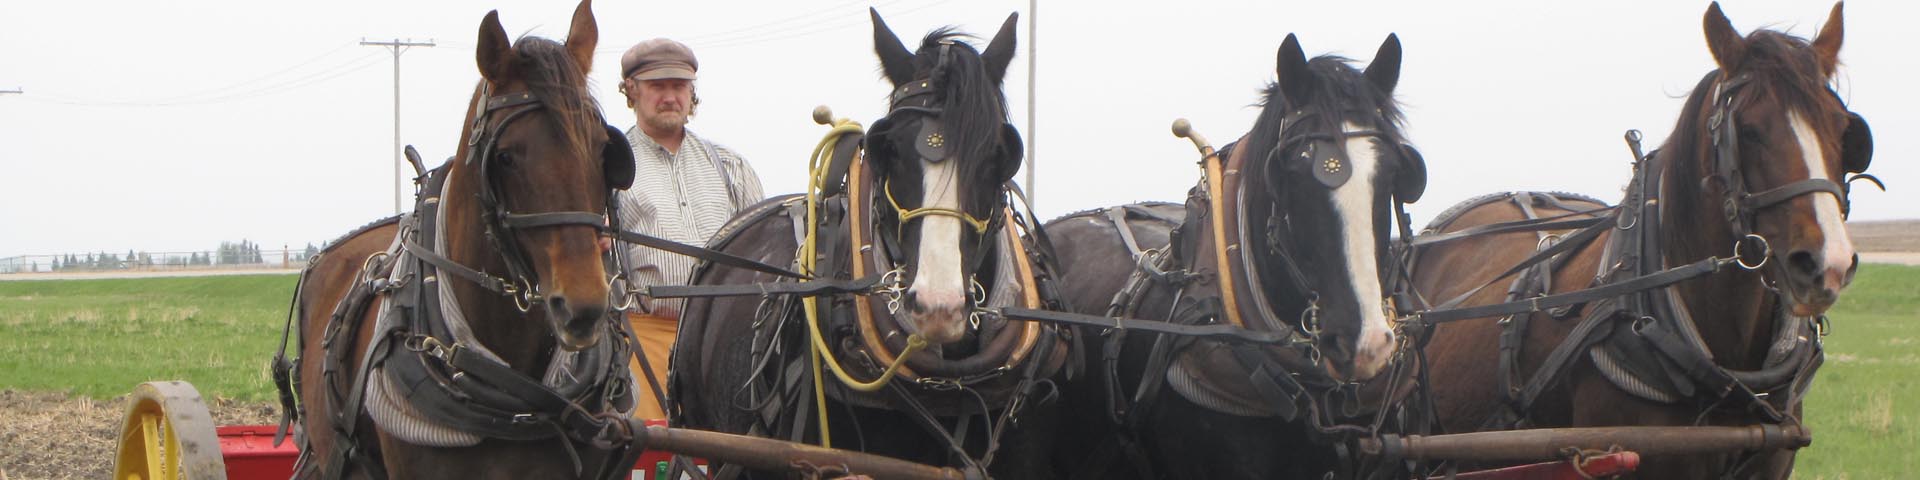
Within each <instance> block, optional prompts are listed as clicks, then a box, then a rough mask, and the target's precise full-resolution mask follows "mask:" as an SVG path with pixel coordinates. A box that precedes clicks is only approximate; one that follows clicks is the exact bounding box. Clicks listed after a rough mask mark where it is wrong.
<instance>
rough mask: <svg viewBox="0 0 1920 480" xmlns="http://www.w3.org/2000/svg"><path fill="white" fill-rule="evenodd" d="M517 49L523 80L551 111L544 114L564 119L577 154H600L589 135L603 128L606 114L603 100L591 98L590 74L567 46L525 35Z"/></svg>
mask: <svg viewBox="0 0 1920 480" xmlns="http://www.w3.org/2000/svg"><path fill="white" fill-rule="evenodd" d="M513 52H514V54H515V55H514V56H515V60H516V61H515V67H517V71H518V72H519V73H520V76H521V81H522V82H524V83H526V85H527V89H528V90H530V91H532V93H533V95H534V96H535V97H538V98H540V101H541V104H542V105H545V107H546V109H547V110H548V111H549V112H551V113H550V114H548V115H540V116H542V117H547V118H549V119H550V120H548V121H557V122H560V123H559V124H557V125H555V126H556V127H558V128H559V131H561V132H566V143H567V146H568V148H569V149H572V150H573V153H575V154H579V155H587V156H592V157H596V158H597V157H599V155H600V147H599V146H598V145H593V144H592V142H591V141H590V137H589V135H590V134H591V133H593V132H596V131H600V130H602V129H601V128H600V125H602V124H605V123H606V121H605V120H603V118H605V117H603V116H602V115H601V112H600V105H599V103H597V102H594V101H592V100H591V98H589V97H588V95H587V90H586V88H585V87H584V86H585V85H586V84H587V80H586V75H585V74H583V73H581V69H580V65H579V64H578V63H576V62H574V59H573V55H572V54H571V53H569V52H568V51H567V47H566V45H562V44H561V43H560V42H555V41H553V40H549V39H545V38H539V37H524V36H523V37H520V38H519V39H516V40H515V41H514V42H513Z"/></svg>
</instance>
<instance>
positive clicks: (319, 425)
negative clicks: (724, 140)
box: [281, 1, 633, 479]
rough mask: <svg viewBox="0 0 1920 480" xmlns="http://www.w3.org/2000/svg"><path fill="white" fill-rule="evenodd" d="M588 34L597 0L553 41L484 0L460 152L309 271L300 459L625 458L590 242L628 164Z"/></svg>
mask: <svg viewBox="0 0 1920 480" xmlns="http://www.w3.org/2000/svg"><path fill="white" fill-rule="evenodd" d="M597 38H598V32H597V30H596V27H595V23H594V18H593V13H592V11H591V8H590V2H589V1H583V2H581V3H580V5H579V7H578V8H577V9H576V10H575V12H574V16H573V23H572V26H571V30H570V32H569V34H568V38H567V40H566V43H564V44H561V43H556V42H553V41H551V40H545V39H539V38H523V39H520V40H519V41H518V42H510V40H509V38H508V37H507V35H506V32H505V31H504V30H503V29H502V28H501V26H500V21H499V19H498V15H497V12H489V13H488V14H487V16H486V18H485V19H484V20H482V22H481V25H480V29H479V40H478V41H477V42H476V43H477V47H476V54H477V58H476V60H477V65H478V67H479V71H480V74H481V76H482V77H483V80H482V81H481V82H480V85H479V86H477V87H476V88H475V89H474V94H473V97H472V100H471V103H470V105H472V106H471V107H470V109H469V110H468V112H467V115H466V119H465V120H464V121H463V124H462V125H463V128H462V130H461V137H460V138H461V140H462V143H461V145H460V147H459V152H458V154H457V155H456V156H455V160H451V161H449V162H448V163H447V164H446V165H444V166H442V167H440V168H439V169H436V170H434V171H433V172H431V174H430V175H429V176H428V177H427V178H426V182H425V187H424V189H423V191H422V193H421V197H420V200H419V201H418V203H417V204H416V208H415V209H414V211H413V212H412V213H410V214H408V215H406V216H403V217H400V218H398V219H389V220H386V221H383V222H380V223H376V224H375V225H373V226H371V227H367V228H363V229H361V230H359V231H356V232H354V233H351V234H349V235H348V236H346V237H345V238H342V239H340V240H339V241H337V242H335V243H334V244H333V245H332V246H330V247H329V248H328V249H327V250H326V251H324V252H323V253H322V254H321V255H320V257H319V259H317V260H315V261H314V263H313V264H312V265H311V266H310V267H309V269H308V270H307V272H305V274H304V275H303V276H302V278H301V283H300V290H299V292H300V293H299V294H298V300H299V309H298V310H297V311H298V316H299V319H300V323H299V332H300V342H299V345H300V347H299V349H300V360H299V362H298V364H297V367H295V370H297V373H296V375H297V376H295V377H294V378H292V379H285V378H282V379H281V380H282V381H287V380H291V383H295V384H297V387H298V388H297V392H298V394H299V407H298V410H299V414H298V415H297V418H298V419H299V420H300V428H299V430H298V431H299V432H300V436H301V437H302V439H301V440H302V445H303V447H304V448H303V456H302V462H303V463H302V467H301V469H300V470H299V471H298V472H297V476H299V477H301V478H343V477H354V478H367V477H373V478H384V477H392V478H462V479H466V478H578V477H590V476H599V475H600V472H603V471H617V472H620V474H621V475H622V476H624V475H625V472H626V471H627V470H629V469H630V467H627V468H622V467H623V466H621V465H619V464H618V463H619V461H620V459H621V457H622V455H621V453H622V452H623V451H624V447H625V445H620V444H616V443H618V442H613V441H610V440H612V439H617V437H620V436H621V435H622V434H624V433H626V432H625V430H624V427H623V425H624V418H623V417H624V416H623V415H619V414H617V412H615V410H616V408H614V405H615V404H618V403H628V402H625V401H624V400H627V399H624V398H622V397H623V396H625V395H627V393H629V392H630V391H631V384H630V377H629V375H628V373H627V371H626V369H625V365H626V360H625V355H626V350H624V344H625V342H624V341H623V340H622V338H621V337H620V336H619V335H617V334H615V333H613V332H617V330H614V327H613V325H615V322H611V321H609V320H608V318H609V317H608V315H607V310H608V303H609V302H608V281H607V278H608V276H607V272H606V271H605V270H604V269H603V260H602V256H601V254H600V252H599V250H598V246H597V243H596V242H597V239H598V229H599V227H600V226H601V225H603V224H604V222H605V215H604V213H605V212H606V209H607V199H608V196H609V192H611V191H613V190H612V189H619V188H626V186H627V185H628V184H629V183H631V181H632V168H633V166H632V160H631V156H630V153H629V152H628V151H627V147H626V146H624V145H623V144H622V143H623V142H618V141H617V140H618V138H619V136H618V135H613V136H611V137H610V136H609V128H608V127H607V126H606V123H605V121H604V120H602V118H601V115H600V112H599V108H598V107H597V104H596V103H595V102H594V100H593V99H592V97H591V96H589V95H588V90H587V83H586V78H587V77H586V75H587V72H588V69H589V68H590V67H591V64H592V58H593V50H594V46H595V44H596V42H597ZM610 142H613V143H610ZM609 337H611V340H609ZM284 389H285V384H283V400H285V396H286V395H289V393H285V392H284ZM376 419H379V420H378V421H376ZM603 434H604V438H594V437H595V436H596V435H603ZM629 465H630V464H629Z"/></svg>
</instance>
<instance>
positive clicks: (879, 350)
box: [669, 12, 1066, 478]
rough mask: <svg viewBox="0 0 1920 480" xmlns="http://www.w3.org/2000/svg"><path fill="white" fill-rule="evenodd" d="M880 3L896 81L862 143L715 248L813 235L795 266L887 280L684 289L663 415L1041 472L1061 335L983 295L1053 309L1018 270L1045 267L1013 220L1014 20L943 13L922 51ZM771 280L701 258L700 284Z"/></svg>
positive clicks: (882, 48) (768, 247)
mask: <svg viewBox="0 0 1920 480" xmlns="http://www.w3.org/2000/svg"><path fill="white" fill-rule="evenodd" d="M872 19H873V28H874V48H875V50H876V53H878V55H879V57H880V64H881V67H882V71H883V73H884V74H885V76H886V78H887V79H888V80H890V81H891V82H892V83H893V85H894V90H893V91H892V92H891V95H889V103H890V108H889V111H888V114H887V116H886V117H885V118H883V119H881V120H879V121H876V122H874V124H873V125H872V128H870V129H868V131H867V132H866V137H865V147H866V150H865V151H866V154H865V157H864V158H860V157H851V158H847V159H845V160H846V161H847V162H848V163H840V162H839V161H836V162H834V163H832V164H831V165H832V168H827V165H822V166H821V168H822V171H821V172H816V173H818V174H819V175H820V177H819V178H823V179H824V182H825V184H822V185H818V186H819V187H821V188H822V190H820V191H817V192H814V194H813V195H812V196H811V197H810V198H811V199H812V200H814V202H810V201H808V199H807V198H802V197H799V196H786V197H777V198H774V199H770V200H768V201H767V202H763V203H762V204H760V205H756V206H753V207H750V208H748V209H746V210H745V211H743V212H742V213H741V214H740V215H739V216H736V217H735V218H734V219H733V220H732V221H730V222H729V223H728V225H727V226H725V227H723V228H722V229H721V231H720V233H719V234H717V235H716V236H715V238H714V240H713V241H712V243H711V247H712V248H714V249H716V250H720V251H723V252H728V253H732V254H735V255H739V256H743V257H749V258H755V259H759V260H762V261H766V262H768V263H771V264H775V265H779V264H786V263H789V262H795V258H796V254H795V252H796V251H799V250H800V249H801V246H802V245H808V244H811V245H813V247H812V248H813V252H814V253H813V254H812V255H809V257H812V258H813V259H814V261H812V262H797V263H799V264H800V265H802V266H803V267H804V268H803V269H806V270H810V271H811V272H812V273H813V274H814V275H815V276H816V277H820V278H825V279H843V280H845V279H853V280H859V279H867V280H875V279H877V280H878V281H879V284H878V286H877V287H867V288H864V289H861V290H859V291H856V292H837V294H833V295H824V296H821V297H819V298H818V299H817V302H815V303H814V304H811V305H809V304H806V303H804V302H803V301H802V300H800V299H798V298H797V297H796V296H786V295H753V296H744V297H721V298H693V299H690V300H689V301H688V302H687V307H686V310H685V312H686V314H685V315H683V316H682V319H681V325H680V335H679V339H678V340H677V341H676V343H675V345H676V347H675V348H674V356H673V368H672V373H671V375H672V377H673V379H672V380H671V381H670V382H669V383H670V386H671V391H670V392H669V396H670V397H671V399H670V400H671V403H672V408H671V409H670V411H669V415H670V416H671V417H673V421H675V422H678V423H680V424H681V425H684V426H687V427H691V428H700V429H710V430H719V431H724V432H731V433H747V434H753V435H759V436H767V437H773V438H779V439H783V440H793V441H805V442H807V443H813V444H821V443H830V444H831V445H830V446H832V447H834V448H841V449H849V450H859V451H865V452H871V453H878V454H883V455H888V456H893V457H896V458H902V459H906V460H910V461H915V462H920V463H926V464H934V465H945V466H954V467H958V468H962V469H967V470H975V471H978V469H979V468H980V467H985V471H984V472H980V473H987V472H991V474H992V475H993V476H996V477H1005V478H1034V477H1036V476H1041V475H1044V474H1045V472H1047V469H1048V466H1047V464H1046V460H1047V459H1048V458H1049V457H1048V452H1049V450H1050V449H1051V448H1052V447H1053V444H1054V442H1053V440H1052V438H1051V437H1048V436H1047V435H1048V429H1047V427H1048V425H1049V422H1051V421H1052V420H1054V419H1055V418H1057V417H1055V416H1052V415H1048V414H1046V413H1045V412H1041V411H1039V410H1042V409H1046V408H1050V404H1047V402H1042V401H1039V398H1040V396H1039V394H1036V393H1035V392H1041V393H1044V392H1045V391H1046V390H1045V389H1044V387H1042V386H1041V385H1042V384H1043V383H1045V382H1046V381H1047V380H1048V378H1049V377H1051V376H1052V375H1053V374H1054V372H1056V371H1058V370H1059V368H1060V365H1061V364H1062V363H1063V362H1064V361H1065V356H1066V348H1065V346H1064V343H1063V342H1062V341H1061V340H1060V339H1059V337H1058V336H1057V334H1056V331H1055V329H1054V328H1053V327H1050V326H1042V325H1039V324H1035V323H1032V322H1024V321H1010V320H1005V319H1001V318H998V317H997V316H995V315H991V314H989V310H988V309H990V308H992V307H996V306H1002V305H1019V306H1026V307H1029V308H1044V306H1043V305H1036V303H1037V300H1036V299H1037V298H1039V293H1040V292H1039V291H1038V288H1037V287H1035V286H1034V284H1033V283H1030V282H1028V281H1026V279H1030V278H1033V277H1034V276H1035V275H1036V274H1038V273H1037V272H1040V271H1042V270H1044V265H1042V264H1041V263H1042V262H1040V261H1038V260H1037V259H1036V257H1034V256H1029V255H1026V254H1025V252H1026V251H1027V249H1025V248H1022V245H1023V244H1024V243H1025V242H1024V240H1023V239H1021V238H1020V234H1019V232H1020V230H1021V229H1022V228H1031V227H1033V225H1032V223H1027V221H1021V220H1019V219H1017V218H1014V214H1013V213H1012V212H1014V211H1015V210H1014V209H1012V207H1013V206H1014V205H1013V203H1014V202H1013V201H1012V200H1011V199H1010V197H1011V195H1010V194H1009V187H1008V181H1009V179H1010V178H1011V177H1012V176H1013V174H1014V172H1015V171H1016V170H1018V169H1019V165H1020V159H1021V147H1020V145H1021V142H1020V137H1019V133H1018V132H1016V131H1014V130H1013V128H1012V126H1011V125H1009V124H1008V123H1007V113H1006V97H1005V96H1004V94H1003V93H1002V92H1001V80H1002V79H1003V78H1004V77H1005V75H1006V72H1007V66H1008V64H1009V62H1010V61H1011V60H1012V56H1013V47H1014V25H1015V19H1016V17H1014V16H1009V17H1008V18H1007V21H1006V22H1005V23H1004V24H1003V25H1002V26H1001V28H1000V31H999V32H998V33H997V34H995V35H994V36H993V38H992V40H991V41H989V42H988V44H987V46H986V48H985V49H984V50H976V49H975V47H974V46H972V45H969V44H968V43H967V42H966V41H965V38H966V36H965V35H963V34H960V33H957V32H955V31H953V30H952V29H950V28H946V29H939V30H936V31H934V32H932V33H930V34H928V35H927V36H926V37H925V38H924V39H923V40H922V41H921V42H920V46H919V48H918V49H917V50H914V51H909V50H908V49H907V48H906V46H905V44H903V43H901V41H900V39H899V38H898V37H897V36H895V35H894V33H893V32H892V31H891V30H890V29H888V28H887V26H886V23H885V22H883V21H882V20H881V18H880V16H879V14H878V13H877V12H876V13H873V15H872ZM842 141H848V140H844V139H843V140H842ZM829 172H831V173H829ZM809 205H812V206H809ZM809 225H812V226H813V227H814V228H812V229H811V230H813V232H812V233H808V230H810V229H809ZM808 238H811V240H808ZM809 265H810V266H809ZM779 280H781V279H779V278H775V277H773V276H771V275H767V274H762V273H758V272H754V271H749V270H746V269H740V268H733V267H728V266H724V265H717V264H702V265H701V266H699V267H696V269H695V273H694V275H693V280H692V282H691V283H693V284H695V285H696V286H700V285H737V284H755V283H759V284H773V283H775V282H777V281H779ZM771 286H773V287H780V286H781V285H771ZM808 309H817V310H815V311H813V312H808V311H807V310H808ZM921 341H924V342H925V345H926V346H925V347H924V348H923V349H921V350H919V351H917V352H912V353H906V352H907V350H905V349H906V348H908V345H910V344H913V343H917V342H921ZM822 350H824V351H822ZM815 352H819V353H821V355H819V357H818V358H819V359H820V360H819V362H820V363H813V362H814V361H815V360H814V358H815V357H814V355H815ZM896 358H904V361H903V365H904V366H903V367H902V369H901V370H898V371H897V372H898V375H894V376H891V377H889V376H888V375H886V374H883V373H882V371H883V370H884V369H886V368H887V367H888V365H890V364H892V363H893V361H894V360H895V359H896ZM823 364H824V368H823ZM842 373H844V374H845V375H844V376H843V375H842ZM888 378H891V381H890V382H889V383H886V384H885V385H884V386H878V385H875V384H874V383H872V382H877V381H884V380H886V379H888ZM822 397H824V399H823V398H822ZM823 405H824V409H825V411H824V412H822V408H823V407H822V406H823ZM1023 412H1024V413H1023ZM822 420H824V421H825V423H826V425H825V426H822V425H820V424H821V422H822ZM829 436H830V438H826V437H829ZM822 467H826V466H822ZM734 468H737V467H733V466H728V467H723V468H722V469H721V471H722V472H725V473H727V474H728V475H731V474H733V473H735V472H734V470H733V469H734ZM856 473H859V472H856Z"/></svg>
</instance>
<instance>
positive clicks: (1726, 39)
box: [1701, 2, 1747, 72]
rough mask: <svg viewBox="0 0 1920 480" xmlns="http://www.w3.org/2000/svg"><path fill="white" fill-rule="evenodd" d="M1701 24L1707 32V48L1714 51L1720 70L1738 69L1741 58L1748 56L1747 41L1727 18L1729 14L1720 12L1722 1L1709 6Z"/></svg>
mask: <svg viewBox="0 0 1920 480" xmlns="http://www.w3.org/2000/svg"><path fill="white" fill-rule="evenodd" d="M1701 24H1702V26H1704V27H1705V28H1706V32H1707V50H1709V51H1712V52H1713V61H1714V63H1718V64H1720V71H1721V72H1732V71H1734V70H1738V69H1739V68H1740V60H1742V59H1745V58H1747V41H1746V40H1745V39H1743V38H1741V37H1740V32H1738V31H1735V30H1734V29H1733V21H1732V20H1727V14H1725V13H1721V12H1720V2H1713V5H1709V6H1707V15H1706V18H1703V19H1701Z"/></svg>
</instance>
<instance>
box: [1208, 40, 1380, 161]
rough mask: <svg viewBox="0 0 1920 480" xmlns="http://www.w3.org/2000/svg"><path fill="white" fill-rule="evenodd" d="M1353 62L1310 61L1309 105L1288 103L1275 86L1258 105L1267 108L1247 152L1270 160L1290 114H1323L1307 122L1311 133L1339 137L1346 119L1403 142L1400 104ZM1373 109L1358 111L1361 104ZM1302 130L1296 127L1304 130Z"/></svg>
mask: <svg viewBox="0 0 1920 480" xmlns="http://www.w3.org/2000/svg"><path fill="white" fill-rule="evenodd" d="M1352 62H1353V59H1350V58H1347V57H1343V56H1339V55H1331V54H1329V55H1320V56H1317V57H1313V59H1312V60H1309V61H1307V71H1309V72H1311V73H1312V75H1309V76H1310V77H1312V78H1313V82H1314V85H1313V86H1312V87H1311V88H1310V90H1311V91H1312V92H1313V93H1312V94H1310V95H1308V96H1307V98H1306V99H1304V101H1301V102H1298V103H1296V104H1288V103H1287V98H1286V96H1285V95H1283V94H1281V92H1280V82H1278V81H1275V82H1269V83H1268V84H1267V86H1266V88H1265V89H1264V90H1263V92H1262V93H1261V100H1260V103H1259V105H1258V106H1260V107H1261V108H1262V110H1261V111H1260V116H1259V118H1258V119H1256V120H1254V122H1253V130H1252V131H1251V133H1249V134H1248V136H1247V139H1246V142H1247V145H1246V148H1249V149H1251V150H1247V153H1249V154H1255V155H1266V154H1267V152H1268V151H1271V150H1273V147H1274V146H1275V145H1278V144H1279V143H1280V141H1281V140H1283V139H1282V138H1281V137H1280V135H1281V134H1282V132H1280V126H1281V125H1280V124H1281V121H1282V120H1284V119H1286V117H1287V115H1288V114H1290V113H1293V112H1297V111H1313V112H1319V113H1320V115H1311V116H1308V117H1305V118H1303V119H1302V120H1303V122H1304V123H1306V125H1304V127H1306V129H1307V130H1309V131H1319V132H1338V131H1340V130H1341V123H1342V122H1343V121H1346V120H1361V121H1364V122H1366V123H1368V124H1370V125H1365V126H1369V127H1372V128H1373V129H1375V130H1379V131H1380V133H1382V134H1385V136H1386V137H1387V138H1390V139H1393V140H1395V141H1396V142H1403V143H1404V138H1405V137H1403V136H1402V135H1401V133H1400V128H1401V122H1402V121H1403V120H1404V118H1405V117H1404V116H1403V115H1402V114H1401V112H1400V103H1399V102H1398V101H1395V100H1394V99H1393V97H1392V96H1391V95H1389V94H1387V93H1386V92H1381V91H1379V89H1378V88H1374V86H1373V83H1371V82H1369V81H1367V77H1366V75H1365V74H1364V73H1362V72H1361V71H1360V70H1359V69H1357V68H1353V65H1352ZM1356 101H1357V102H1358V103H1359V105H1364V106H1371V107H1372V108H1360V109H1358V110H1356V109H1355V105H1354V103H1355V102H1356ZM1298 128H1300V127H1292V128H1291V129H1298ZM1334 144H1335V147H1336V148H1342V149H1344V148H1346V144H1345V142H1334Z"/></svg>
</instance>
